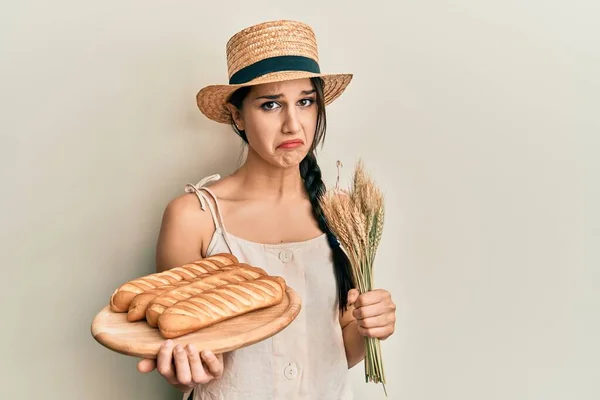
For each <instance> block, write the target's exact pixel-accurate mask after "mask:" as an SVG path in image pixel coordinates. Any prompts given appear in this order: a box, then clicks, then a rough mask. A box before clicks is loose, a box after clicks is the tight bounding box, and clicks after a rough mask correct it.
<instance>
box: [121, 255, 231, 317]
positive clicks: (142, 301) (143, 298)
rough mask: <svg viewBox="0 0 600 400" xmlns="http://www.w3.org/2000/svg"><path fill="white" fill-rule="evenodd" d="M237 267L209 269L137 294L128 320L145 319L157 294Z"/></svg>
mask: <svg viewBox="0 0 600 400" xmlns="http://www.w3.org/2000/svg"><path fill="white" fill-rule="evenodd" d="M235 268H236V267H234V266H233V265H224V266H222V267H221V268H219V269H218V270H214V271H209V272H207V273H205V274H202V275H199V276H198V277H196V278H193V279H191V280H189V281H188V280H182V281H178V282H175V283H172V284H169V285H164V286H160V287H156V288H154V289H150V290H147V291H145V292H142V293H140V294H138V295H136V296H135V297H134V298H133V299H132V300H131V303H129V310H128V311H127V321H129V322H135V321H140V320H143V319H144V318H145V317H146V309H147V308H148V305H149V304H150V302H151V301H152V300H154V299H155V298H156V297H157V296H159V295H161V294H163V293H166V292H168V291H170V290H173V289H176V288H180V287H184V286H188V285H191V284H192V283H194V282H196V281H198V280H201V279H204V278H208V277H209V276H212V275H218V274H221V273H224V272H225V271H230V270H233V269H235Z"/></svg>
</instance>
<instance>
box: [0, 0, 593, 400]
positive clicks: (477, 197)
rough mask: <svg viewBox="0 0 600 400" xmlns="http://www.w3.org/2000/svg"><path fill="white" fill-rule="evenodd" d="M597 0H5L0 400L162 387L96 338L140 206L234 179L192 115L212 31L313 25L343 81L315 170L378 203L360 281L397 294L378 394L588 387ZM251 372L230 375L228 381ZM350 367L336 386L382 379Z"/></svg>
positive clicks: (136, 230)
mask: <svg viewBox="0 0 600 400" xmlns="http://www.w3.org/2000/svg"><path fill="white" fill-rule="evenodd" d="M599 11H600V6H599V3H598V2H597V1H592V0H588V1H585V0H574V1H570V2H567V1H562V2H559V1H553V0H547V1H540V0H537V1H536V0H529V1H526V2H525V1H515V0H505V1H474V0H471V1H466V0H464V1H419V2H416V1H415V2H392V1H389V2H382V1H368V2H349V1H322V0H321V1H309V0H307V1H303V2H283V1H280V2H257V1H252V2H249V1H233V2H232V1H218V2H205V1H198V0H197V1H189V0H179V1H155V0H146V1H140V0H122V1H104V2H100V1H96V2H89V1H86V2H82V1H73V0H57V1H52V2H50V1H34V0H20V1H12V2H4V3H3V5H2V11H1V12H0V15H1V16H0V46H1V47H0V49H1V55H0V135H1V137H0V140H1V141H0V166H1V168H0V173H1V174H2V175H1V176H0V178H1V182H2V186H1V187H2V196H1V202H2V203H1V205H0V210H1V211H0V212H1V216H0V218H1V219H0V235H1V237H0V239H1V240H0V245H1V246H2V247H1V249H0V250H1V251H0V254H1V256H2V263H3V265H2V272H3V274H2V291H1V292H0V293H2V298H1V300H2V304H3V308H2V329H1V330H0V332H1V339H2V343H3V346H2V362H1V363H0V376H1V377H2V384H0V398H2V399H17V398H27V399H78V400H79V399H86V400H95V399H98V400H99V399H103V400H104V399H146V400H150V399H167V398H169V399H176V398H178V397H179V396H178V395H177V393H176V392H175V391H174V389H172V388H171V387H170V386H168V385H167V384H166V383H165V382H164V381H163V379H162V378H161V377H160V376H159V375H157V374H156V373H152V374H149V375H142V374H140V373H138V372H137V371H136V368H135V364H136V361H137V360H136V359H134V358H131V357H126V356H122V355H120V354H116V353H113V352H111V351H109V350H107V349H105V348H103V347H102V346H100V345H99V344H98V343H96V342H95V341H94V340H93V338H92V336H91V334H90V331H89V328H90V323H91V321H92V318H93V316H94V315H95V313H96V312H97V311H99V310H100V309H101V308H102V307H103V306H104V305H105V304H106V303H107V301H108V298H109V295H110V294H111V293H112V291H113V290H114V288H115V287H116V286H118V285H119V284H121V283H122V282H125V281H126V280H129V279H132V278H134V277H137V276H140V275H142V274H147V273H150V272H152V271H153V269H154V246H155V242H156V237H157V234H158V228H159V225H160V219H161V216H162V211H163V210H164V207H165V206H166V204H167V202H168V201H169V200H170V199H171V198H173V197H175V196H177V195H179V194H181V193H182V192H183V187H184V185H185V184H186V183H187V182H192V183H195V182H196V181H197V180H199V179H200V178H201V177H203V176H206V175H209V174H213V173H220V174H222V175H225V174H228V173H230V172H232V171H233V170H234V169H235V168H236V166H237V162H238V159H239V155H240V152H241V146H240V142H239V140H238V139H237V138H236V136H235V135H234V133H233V132H232V131H231V129H230V128H228V127H226V126H220V125H218V124H216V123H213V122H211V121H209V120H207V119H206V118H205V117H204V116H203V115H202V114H201V113H200V112H199V111H198V109H197V108H196V105H195V94H196V92H197V90H198V89H200V88H201V87H202V86H204V85H207V84H211V83H225V82H226V80H227V76H226V64H225V51H224V49H225V43H226V41H227V39H228V38H229V37H230V36H231V35H232V34H233V33H235V32H236V31H238V30H239V29H241V28H243V27H246V26H249V25H252V24H255V23H258V22H262V21H265V20H271V19H280V18H281V19H297V20H301V21H304V22H307V23H309V24H311V25H312V26H313V27H314V29H315V31H316V33H317V38H318V42H319V50H320V55H321V60H320V61H321V67H322V69H323V70H325V71H330V72H353V73H354V74H355V78H354V80H353V82H352V83H351V85H350V86H349V87H348V90H347V91H346V92H345V93H344V95H343V96H342V97H341V98H340V99H339V100H338V101H336V102H335V103H334V104H332V105H331V107H330V108H329V114H328V116H329V120H328V122H329V130H328V135H327V139H326V142H325V147H324V149H323V150H322V151H321V152H320V153H319V154H320V156H319V157H320V158H319V162H320V165H321V167H322V169H323V170H324V173H325V177H326V179H327V184H328V185H329V186H331V185H333V184H334V182H335V176H336V168H335V161H336V160H338V159H339V160H341V161H342V162H343V163H344V164H345V168H344V170H343V174H344V175H343V177H342V178H343V181H344V182H347V177H348V176H349V174H350V172H351V169H352V166H353V164H354V162H355V161H356V160H357V159H358V158H359V157H362V158H363V159H364V160H365V164H366V166H367V169H368V170H369V172H370V173H371V174H372V176H373V177H374V178H375V180H376V181H377V183H378V184H379V185H380V186H381V187H382V189H383V190H384V192H385V193H386V201H387V203H386V204H387V220H386V226H385V232H384V238H383V241H382V243H381V246H380V252H379V255H378V258H377V260H378V264H377V266H376V284H377V286H378V287H383V288H386V289H388V290H389V291H391V292H392V294H393V298H394V300H395V301H396V303H397V305H398V310H397V317H398V322H397V332H396V334H395V335H394V336H393V337H391V338H390V339H389V340H387V341H386V342H384V343H383V352H384V363H385V368H386V373H387V377H388V381H389V384H388V390H389V394H390V396H389V398H390V399H406V400H440V399H444V400H450V399H452V400H454V399H456V400H459V399H460V400H482V399H486V400H505V399H511V400H525V399H527V400H555V399H561V400H574V399H577V400H592V399H598V398H600V383H598V382H600V361H599V359H600V345H599V341H598V337H599V336H600V318H599V312H598V310H599V308H600V295H599V294H598V285H599V279H600V272H599V271H600V269H599V266H600V262H599V261H600V254H599V250H598V249H599V247H600V244H599V243H600V240H599V239H600V219H599V213H598V206H597V205H598V204H600V194H599V184H598V181H599V175H598V172H599V169H600V161H599V159H598V153H599V145H600V139H599V138H600V136H599V133H600V122H599V116H598V112H599V109H600V101H599V96H598V93H599V91H600V78H599V72H600V24H598V21H599V20H600V17H599V14H600V13H599ZM249 373H251V371H249ZM363 373H364V369H363V364H359V365H358V366H357V367H355V368H354V369H353V370H352V376H353V380H354V387H355V391H356V397H357V399H368V400H372V399H383V398H384V397H383V395H382V393H383V391H382V388H381V386H378V385H375V384H366V383H365V382H364V376H363Z"/></svg>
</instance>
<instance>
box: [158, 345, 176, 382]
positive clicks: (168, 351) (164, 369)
mask: <svg viewBox="0 0 600 400" xmlns="http://www.w3.org/2000/svg"><path fill="white" fill-rule="evenodd" d="M173 345H174V343H173V341H172V340H167V341H166V342H165V343H163V345H162V346H161V347H160V350H159V351H158V355H157V357H156V370H157V371H158V373H159V374H161V375H162V376H164V377H165V379H166V380H167V381H168V382H169V383H171V384H177V382H176V378H175V370H174V369H173Z"/></svg>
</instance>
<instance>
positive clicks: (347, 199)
mask: <svg viewBox="0 0 600 400" xmlns="http://www.w3.org/2000/svg"><path fill="white" fill-rule="evenodd" d="M338 167H339V164H338ZM321 207H322V209H323V213H324V215H325V218H326V220H327V223H328V225H329V227H330V229H331V231H332V232H333V233H334V234H335V235H336V236H337V237H338V240H339V241H340V244H341V247H342V249H343V250H344V252H345V253H346V254H347V256H348V259H349V261H350V265H351V273H352V276H353V278H354V281H355V282H356V285H357V288H358V290H359V292H360V293H365V292H368V291H370V290H372V289H373V280H374V277H373V272H374V271H373V270H374V268H373V265H374V262H375V254H376V252H377V248H378V246H379V243H380V241H381V236H382V232H383V222H384V215H385V213H384V201H383V195H382V193H381V191H380V190H379V188H377V186H376V185H375V184H374V183H373V181H372V180H371V179H369V177H368V176H367V174H366V173H365V171H364V166H363V164H362V161H359V162H358V163H357V166H356V169H355V173H354V178H353V181H352V184H351V188H350V191H345V190H341V189H339V176H338V182H336V188H335V190H333V191H331V192H326V193H325V194H324V195H323V196H322V198H321ZM365 379H366V380H367V382H369V381H372V382H376V383H380V382H381V383H382V384H383V388H384V391H385V383H386V380H385V373H384V369H383V362H382V358H381V346H380V340H379V339H376V338H368V337H366V338H365ZM386 395H387V391H386Z"/></svg>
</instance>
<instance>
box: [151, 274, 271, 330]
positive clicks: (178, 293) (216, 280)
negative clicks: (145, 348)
mask: <svg viewBox="0 0 600 400" xmlns="http://www.w3.org/2000/svg"><path fill="white" fill-rule="evenodd" d="M236 265H237V268H235V269H232V270H229V271H225V272H221V273H217V274H212V275H210V276H208V277H206V278H202V279H198V280H195V281H194V282H193V283H191V284H189V285H186V286H184V287H178V288H174V289H172V290H169V291H167V292H163V293H162V294H160V295H159V296H156V297H155V298H153V299H152V300H151V302H150V304H149V305H148V307H147V309H146V321H147V322H148V325H150V326H152V327H157V326H158V318H159V317H160V315H161V314H162V313H163V312H164V311H165V310H166V309H167V308H169V307H171V306H173V305H174V304H176V303H177V302H179V301H182V300H187V299H189V298H190V297H192V296H196V295H198V294H200V293H202V292H204V291H206V290H212V289H214V288H216V287H219V286H223V285H227V284H229V283H236V282H242V281H248V280H252V279H256V278H259V277H261V276H265V275H267V273H266V272H265V271H264V270H262V269H260V268H256V267H252V266H250V265H248V264H244V263H241V264H236Z"/></svg>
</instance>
